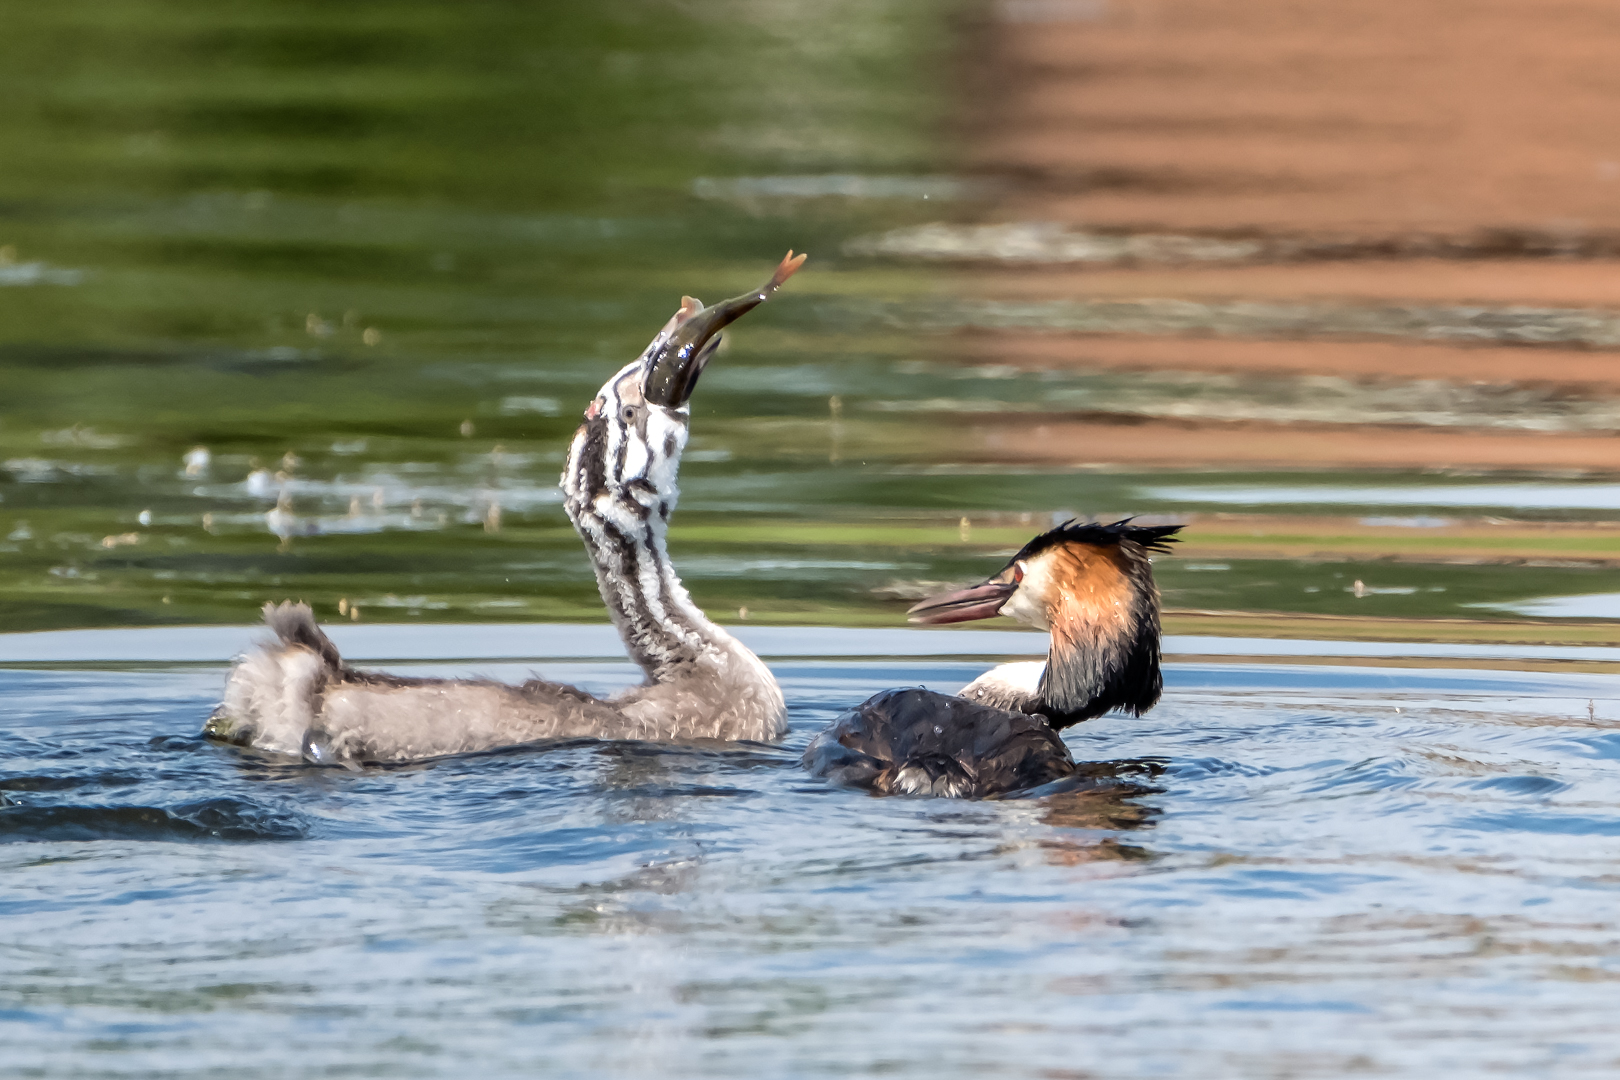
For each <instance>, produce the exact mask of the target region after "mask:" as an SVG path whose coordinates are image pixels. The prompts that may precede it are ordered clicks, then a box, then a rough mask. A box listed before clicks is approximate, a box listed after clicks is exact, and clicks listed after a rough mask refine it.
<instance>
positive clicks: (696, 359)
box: [204, 251, 805, 763]
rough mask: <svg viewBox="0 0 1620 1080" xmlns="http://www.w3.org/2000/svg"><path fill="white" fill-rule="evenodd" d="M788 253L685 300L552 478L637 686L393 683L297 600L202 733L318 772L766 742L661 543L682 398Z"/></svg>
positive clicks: (273, 624) (758, 704) (769, 691)
mask: <svg viewBox="0 0 1620 1080" xmlns="http://www.w3.org/2000/svg"><path fill="white" fill-rule="evenodd" d="M804 260H805V256H803V255H799V256H795V255H794V254H793V253H792V252H791V251H790V252H788V254H787V257H786V258H785V259H783V260H782V262H781V264H780V265H779V266H777V268H776V272H775V273H774V274H772V275H771V279H770V280H769V281H767V282H766V283H765V284H764V285H762V286H760V287H759V288H758V289H755V290H754V291H753V292H749V293H744V294H743V295H742V296H738V297H735V298H733V299H731V300H727V301H725V302H724V303H721V304H717V305H715V306H714V307H711V308H705V307H704V306H703V305H702V304H701V303H699V302H698V301H696V300H693V299H692V298H690V297H684V298H682V300H681V308H680V310H679V311H677V312H676V313H675V315H674V316H673V317H672V318H671V319H670V320H669V322H668V323H666V324H665V326H664V328H663V329H662V330H660V331H659V332H658V336H657V337H655V338H653V340H652V344H650V345H648V346H647V348H646V350H645V351H644V352H643V353H642V354H641V356H640V357H639V358H638V359H636V360H635V361H633V362H631V363H630V364H627V365H625V367H624V368H622V369H621V370H620V371H619V372H618V374H616V375H614V376H613V378H611V379H609V380H608V381H607V383H606V385H604V386H603V387H602V390H601V392H600V393H598V394H597V395H596V398H595V400H594V401H592V402H591V404H590V407H589V408H587V409H586V411H585V422H584V423H583V424H582V425H580V428H579V430H578V431H576V432H575V433H574V440H573V443H572V445H571V446H570V447H569V450H568V462H567V464H566V465H565V466H564V468H563V474H562V489H563V494H564V496H565V498H564V506H565V508H566V510H567V512H568V518H569V520H570V521H572V522H573V523H574V528H575V530H576V531H577V532H578V533H579V535H580V539H582V540H583V541H584V542H585V548H586V550H587V551H588V552H589V553H590V557H591V562H592V563H593V564H594V566H595V568H596V583H597V586H598V588H599V589H600V590H601V593H602V599H603V601H604V602H606V604H607V608H608V612H609V614H611V615H612V617H613V624H614V625H615V626H616V627H618V630H619V634H620V636H621V637H622V638H623V639H624V644H625V647H626V649H627V650H628V651H629V653H630V658H631V659H632V660H634V661H635V662H636V663H637V664H638V665H640V667H641V669H642V670H643V671H644V672H646V676H647V678H646V681H645V682H644V683H642V684H641V685H639V686H636V687H633V688H631V689H629V690H626V691H624V692H622V693H620V694H617V695H615V696H614V697H612V698H608V699H602V698H597V697H594V696H593V695H591V694H588V693H586V692H585V691H583V690H578V689H575V688H574V687H571V686H565V685H562V684H559V683H552V682H546V681H544V680H539V679H535V680H531V681H529V682H526V683H524V684H523V685H521V686H512V685H509V684H506V683H500V682H493V681H485V680H474V679H416V678H401V677H399V676H394V675H385V674H379V673H374V672H365V671H356V670H355V669H354V668H351V667H349V666H348V665H347V664H345V663H344V662H343V660H342V658H341V657H340V656H339V655H338V651H337V649H336V647H334V646H333V644H332V642H331V641H330V640H328V638H327V637H326V635H325V634H323V633H322V632H321V630H320V628H319V627H318V626H317V625H316V623H315V617H314V615H313V613H312V612H311V610H310V609H309V607H307V606H306V605H304V604H290V603H284V604H282V605H281V606H279V607H277V606H274V605H271V604H266V605H265V621H266V622H267V623H268V624H269V626H270V629H272V630H273V631H275V633H276V637H277V638H278V640H277V641H276V642H275V643H272V644H269V645H266V646H263V647H261V648H259V649H257V650H256V651H254V652H252V653H249V654H248V655H247V656H245V657H243V658H241V659H240V660H239V661H238V662H237V664H236V666H235V667H234V668H233V669H232V671H231V674H230V678H229V680H228V681H227V682H226V685H225V700H224V703H223V704H222V705H220V707H219V708H218V710H216V711H215V713H214V715H213V716H212V717H210V718H209V721H208V724H207V726H206V727H205V728H204V733H205V734H207V735H209V736H211V737H214V738H218V739H222V740H225V741H228V742H232V743H237V744H239V745H243V746H254V747H258V748H260V749H263V750H270V751H275V752H279V753H284V754H297V755H302V756H303V757H304V758H306V759H308V760H311V761H317V762H326V761H335V762H343V763H353V762H362V761H377V762H388V761H409V760H415V759H420V758H428V757H438V756H442V755H445V754H462V753H468V752H471V751H476V750H488V749H491V748H494V747H499V746H511V745H516V744H518V743H525V742H533V741H535V740H539V739H559V738H600V739H646V740H672V739H694V738H706V739H726V740H737V739H755V740H772V739H779V738H781V737H782V735H783V734H785V733H786V731H787V711H786V708H785V706H784V704H783V702H782V691H781V689H780V688H778V686H777V685H776V680H775V678H773V677H772V675H771V673H770V671H769V670H768V669H767V668H766V667H765V665H764V664H763V663H762V662H761V661H760V659H759V658H758V657H757V656H755V655H754V654H753V653H752V652H750V651H749V650H748V649H746V648H745V647H744V646H743V645H742V644H740V643H739V642H738V641H737V640H736V639H735V638H733V637H732V636H731V635H730V634H728V633H726V632H725V631H724V630H722V629H721V628H720V627H718V626H716V625H715V624H714V623H712V622H710V621H709V620H708V619H707V618H706V617H705V616H704V614H703V612H702V611H700V610H698V608H697V605H695V604H693V603H692V600H691V598H690V597H689V596H688V595H687V593H686V589H685V588H684V587H682V585H681V581H680V578H679V577H677V576H676V574H675V568H674V567H673V566H672V565H671V564H670V560H669V551H668V550H667V548H666V546H665V533H666V532H667V530H668V527H669V518H670V514H671V513H672V512H673V511H674V509H675V502H676V499H677V498H678V497H679V495H680V491H679V489H678V488H677V487H676V482H675V481H676V475H677V473H678V471H679V468H680V461H681V452H682V450H684V449H685V447H686V436H687V420H688V417H689V410H688V406H687V402H688V400H689V399H690V398H691V395H692V390H693V388H694V387H695V386H696V385H697V381H698V376H699V375H701V374H702V373H703V369H704V366H705V365H706V364H708V362H709V359H710V358H711V357H712V356H713V355H714V351H715V348H716V347H717V346H718V345H719V344H720V335H719V332H720V330H721V328H723V327H724V326H726V325H727V324H728V323H730V322H732V321H733V320H734V319H736V318H738V317H739V316H741V315H742V314H744V313H745V312H747V311H749V310H751V309H753V308H754V307H756V306H757V305H759V304H760V303H762V302H763V301H765V300H766V299H768V298H769V297H770V295H771V293H773V292H775V291H776V289H777V288H778V287H780V286H781V284H782V283H783V282H784V281H786V280H787V279H788V278H789V277H791V276H792V275H793V272H794V271H796V270H797V269H798V268H799V267H800V265H802V264H803V262H804Z"/></svg>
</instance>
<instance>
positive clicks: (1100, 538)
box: [804, 521, 1181, 798]
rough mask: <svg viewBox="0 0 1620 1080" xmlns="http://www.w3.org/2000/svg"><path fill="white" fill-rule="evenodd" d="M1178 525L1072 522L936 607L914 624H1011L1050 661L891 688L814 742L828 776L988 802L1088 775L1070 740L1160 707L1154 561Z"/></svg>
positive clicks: (888, 790)
mask: <svg viewBox="0 0 1620 1080" xmlns="http://www.w3.org/2000/svg"><path fill="white" fill-rule="evenodd" d="M1180 529H1181V526H1179V525H1162V526H1148V527H1144V526H1137V525H1131V524H1130V523H1129V522H1128V521H1119V522H1115V523H1114V524H1112V525H1094V524H1082V523H1080V522H1075V521H1071V522H1068V523H1067V524H1064V525H1061V526H1059V527H1058V528H1056V529H1053V530H1052V531H1051V532H1047V533H1042V534H1041V535H1040V536H1037V537H1036V538H1035V539H1033V540H1031V541H1030V542H1029V543H1027V544H1025V545H1024V547H1023V549H1022V550H1021V551H1019V552H1018V554H1016V555H1014V556H1013V557H1012V559H1011V560H1010V561H1008V563H1007V565H1006V566H1004V567H1002V568H1001V571H1000V572H999V573H997V574H996V575H995V576H993V577H991V578H990V579H989V580H988V581H986V582H984V583H983V584H982V585H975V586H973V587H972V588H970V589H962V590H961V591H959V592H953V593H946V594H944V595H942V596H935V597H932V598H930V599H928V600H924V601H923V602H922V603H920V604H918V605H916V606H915V607H913V608H912V609H911V611H910V612H908V614H909V615H910V616H911V621H912V622H914V623H953V622H965V621H967V620H969V619H987V618H989V617H990V616H992V615H1009V616H1011V617H1012V618H1014V619H1017V620H1018V621H1019V622H1021V623H1025V624H1026V625H1029V626H1033V627H1035V628H1037V629H1040V630H1049V631H1051V634H1052V643H1051V646H1050V647H1049V649H1048V651H1047V655H1046V661H1045V662H1044V663H1043V662H1040V661H1030V662H1025V663H1017V664H1003V665H1001V666H1000V667H997V668H992V669H991V670H990V671H987V672H985V673H984V674H983V675H981V676H979V677H978V678H977V679H975V680H973V682H971V683H969V684H968V685H967V686H966V687H964V688H963V690H962V692H961V694H960V695H958V696H956V697H950V696H948V695H946V694H939V693H935V692H933V691H930V690H922V689H902V690H888V691H885V692H884V693H881V694H878V695H877V696H876V697H873V698H869V699H868V700H866V701H864V702H862V703H861V704H860V705H857V706H856V707H855V708H854V709H851V710H850V711H849V712H847V713H845V714H844V715H843V716H841V717H839V718H838V719H837V720H835V721H834V722H833V723H832V724H831V725H829V726H828V727H827V728H826V729H825V730H824V731H822V732H821V733H820V734H818V735H817V736H816V737H815V739H814V740H812V741H811V743H810V745H809V747H808V748H806V750H805V752H804V765H805V768H807V769H809V770H810V772H811V773H813V774H814V775H816V776H822V777H826V778H827V779H829V780H832V781H833V782H835V783H838V784H843V785H845V786H849V787H862V788H870V789H872V790H874V791H878V792H881V793H884V794H897V795H943V796H947V797H950V798H984V797H986V796H992V795H1002V794H1006V793H1008V792H1012V791H1018V790H1022V789H1025V788H1031V787H1037V786H1039V785H1041V784H1046V783H1050V782H1051V781H1054V780H1061V779H1063V778H1064V777H1066V776H1070V775H1072V774H1073V773H1074V771H1075V765H1074V759H1073V758H1072V757H1070V756H1069V749H1068V747H1067V746H1065V745H1064V744H1063V740H1062V739H1061V738H1060V737H1059V736H1058V734H1057V733H1058V731H1059V730H1061V729H1063V728H1066V727H1068V726H1070V725H1071V724H1078V723H1079V722H1080V721H1082V720H1089V719H1091V718H1092V717H1094V716H1101V715H1102V714H1103V713H1105V712H1107V711H1108V710H1110V709H1123V710H1124V711H1126V712H1129V713H1132V714H1134V715H1136V716H1140V715H1141V714H1142V713H1144V712H1146V711H1147V710H1148V709H1151V708H1152V707H1153V706H1154V705H1155V704H1156V703H1157V702H1158V700H1159V694H1160V691H1161V690H1162V689H1163V681H1162V677H1161V675H1160V673H1159V590H1158V588H1157V587H1156V586H1155V585H1154V584H1153V569H1152V565H1151V563H1150V562H1149V558H1148V555H1149V553H1150V552H1155V551H1158V552H1163V551H1168V550H1170V549H1169V545H1170V544H1172V543H1174V542H1175V540H1174V539H1173V536H1172V534H1174V533H1176V532H1178V531H1180Z"/></svg>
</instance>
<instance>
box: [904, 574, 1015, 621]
mask: <svg viewBox="0 0 1620 1080" xmlns="http://www.w3.org/2000/svg"><path fill="white" fill-rule="evenodd" d="M1017 591H1018V583H1017V582H1015V581H1009V582H1005V583H1003V582H998V581H987V582H985V583H984V584H983V585H975V586H973V587H972V588H971V589H959V590H957V591H956V592H949V593H941V594H940V595H939V596H930V597H929V598H928V599H927V600H924V601H922V602H921V603H920V604H916V605H913V606H912V608H911V610H910V611H907V612H906V614H907V615H909V616H911V619H910V621H911V622H914V623H922V624H924V625H928V626H935V625H939V624H942V623H953V622H967V621H969V620H970V619H988V618H990V617H991V616H992V615H997V614H1000V612H1001V605H1003V604H1005V603H1006V602H1007V598H1008V597H1010V596H1012V594H1013V593H1015V592H1017Z"/></svg>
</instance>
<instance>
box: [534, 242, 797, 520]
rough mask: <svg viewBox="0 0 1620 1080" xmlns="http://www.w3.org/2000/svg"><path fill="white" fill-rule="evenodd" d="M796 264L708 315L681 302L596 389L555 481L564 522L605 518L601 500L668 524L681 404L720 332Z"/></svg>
mask: <svg viewBox="0 0 1620 1080" xmlns="http://www.w3.org/2000/svg"><path fill="white" fill-rule="evenodd" d="M804 260H805V256H803V255H798V256H795V255H794V254H793V252H791V251H790V252H788V254H787V257H786V258H785V259H783V260H782V262H781V264H780V265H778V266H777V268H776V272H775V273H774V274H772V275H771V278H770V280H769V281H767V282H766V283H765V284H764V285H761V286H760V287H759V288H757V289H755V290H753V291H752V292H747V293H744V294H743V295H741V296H736V297H733V298H731V299H730V300H726V301H723V302H721V303H719V304H716V305H715V306H714V307H711V308H705V307H704V306H703V303H702V302H701V301H699V300H694V299H693V298H692V297H690V296H685V297H682V298H681V306H680V310H678V311H677V312H675V314H674V315H673V316H671V318H670V320H669V322H667V323H665V324H664V328H663V329H662V330H660V331H659V332H658V336H657V337H655V338H653V340H652V343H651V344H649V345H648V346H647V348H646V349H645V350H643V351H642V354H641V355H640V356H639V357H637V358H636V359H635V360H632V361H631V362H630V363H628V364H626V365H625V366H624V367H623V368H621V369H620V370H619V371H618V373H617V374H615V375H614V376H613V377H612V378H611V379H609V380H608V381H607V382H606V383H605V384H603V386H602V389H601V390H600V391H599V392H598V393H597V395H596V397H595V399H594V400H592V402H591V403H590V405H589V406H588V407H587V408H586V410H585V422H584V423H583V424H581V425H580V427H579V430H578V431H576V432H575V433H574V441H573V443H572V444H571V445H570V447H569V450H568V463H567V465H566V466H565V468H564V469H563V475H562V487H563V491H564V493H565V494H566V495H567V496H568V505H569V507H570V513H571V514H572V513H573V510H574V508H575V507H583V506H584V505H587V504H593V503H594V504H598V505H597V507H596V508H597V509H598V510H599V511H603V510H606V509H607V507H606V506H603V505H601V504H602V503H603V501H604V500H606V501H608V502H613V503H618V504H621V505H622V507H623V509H625V510H627V511H628V512H629V513H630V514H631V516H633V517H640V518H641V519H642V520H646V519H647V517H648V516H649V515H650V514H652V513H653V512H654V511H656V512H657V514H658V515H659V516H660V517H661V518H662V519H663V520H665V521H667V520H668V518H669V515H670V512H671V511H673V510H674V509H675V499H676V497H677V496H678V494H679V492H678V490H677V488H676V486H675V480H676V473H677V471H678V469H679V465H680V457H681V451H682V450H684V449H685V448H686V435H687V419H688V417H689V415H690V410H689V408H688V402H689V401H690V400H691V397H692V391H693V390H694V389H695V388H696V387H697V381H698V376H700V375H702V374H703V369H704V368H705V367H707V366H708V363H709V360H710V358H711V357H713V355H714V352H715V350H716V349H717V348H718V347H719V345H720V331H721V330H722V329H724V328H725V327H726V326H727V325H729V324H730V323H732V322H734V321H735V320H737V319H738V318H739V317H741V316H742V315H744V314H746V313H747V312H749V311H752V310H753V309H754V308H755V307H758V306H759V305H760V304H761V303H763V302H764V301H765V300H767V299H769V298H770V295H771V293H773V292H775V291H776V290H777V289H778V288H779V287H780V286H781V284H782V283H783V282H784V281H786V280H787V279H788V278H790V277H792V276H793V273H794V271H796V270H798V268H799V267H800V266H802V265H803V264H804ZM611 516H618V515H611Z"/></svg>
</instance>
